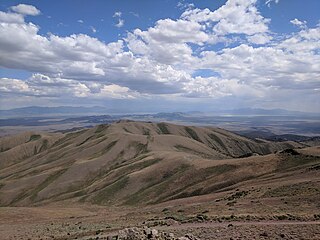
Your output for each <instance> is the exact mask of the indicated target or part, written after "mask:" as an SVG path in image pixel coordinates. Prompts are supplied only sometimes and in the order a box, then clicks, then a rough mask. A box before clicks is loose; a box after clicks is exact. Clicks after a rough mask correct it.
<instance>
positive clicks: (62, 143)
mask: <svg viewBox="0 0 320 240" xmlns="http://www.w3.org/2000/svg"><path fill="white" fill-rule="evenodd" d="M86 131H88V130H87V129H83V130H80V131H77V132H71V133H68V134H67V135H66V136H64V137H63V138H60V139H59V140H58V141H56V142H55V143H54V144H53V145H52V148H54V147H57V146H60V149H61V148H64V147H66V146H68V145H70V144H72V143H73V141H70V142H68V140H71V139H73V138H76V137H78V136H80V135H81V134H83V133H85V132H86Z"/></svg>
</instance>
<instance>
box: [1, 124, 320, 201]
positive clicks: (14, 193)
mask: <svg viewBox="0 0 320 240" xmlns="http://www.w3.org/2000/svg"><path fill="white" fill-rule="evenodd" d="M304 146H305V145H303V144H300V143H296V142H281V143H279V142H277V143H275V142H268V141H262V140H252V139H248V138H245V137H242V136H239V135H236V134H234V133H231V132H228V131H226V130H223V129H219V128H209V127H190V126H188V127H187V126H180V125H174V124H168V123H149V122H148V123H146V122H131V121H120V122H117V123H114V124H111V125H99V126H96V127H94V128H92V129H88V130H82V131H78V132H73V133H69V134H61V133H35V132H30V133H24V134H21V135H17V136H12V137H5V138H1V139H0V149H1V152H0V159H1V160H0V205H2V206H30V205H38V204H45V203H51V202H55V201H60V200H69V201H75V202H76V201H80V202H90V203H96V204H102V205H104V204H128V205H137V204H151V203H160V202H164V201H169V200H171V201H176V199H181V198H186V197H192V196H203V195H206V194H211V193H216V192H219V191H224V190H228V189H230V188H232V186H236V185H239V184H240V183H243V182H246V181H252V180H255V179H260V178H263V177H264V176H268V174H273V175H274V174H277V173H282V172H285V171H291V170H296V169H297V168H299V167H301V166H303V167H305V166H311V165H312V166H313V165H314V164H319V157H317V156H310V155H307V153H308V152H309V151H311V152H312V151H315V150H314V149H311V150H309V151H308V150H305V152H304V153H303V152H301V154H300V153H297V154H299V158H295V157H294V154H292V152H288V153H287V152H283V153H276V154H275V152H279V151H281V150H284V149H293V148H301V147H304ZM316 152H317V150H316ZM267 154H269V155H267ZM260 155H265V156H260ZM250 156H251V157H250ZM302 156H303V157H302Z"/></svg>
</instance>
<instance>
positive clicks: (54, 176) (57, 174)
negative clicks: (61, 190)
mask: <svg viewBox="0 0 320 240" xmlns="http://www.w3.org/2000/svg"><path fill="white" fill-rule="evenodd" d="M67 170H68V168H65V169H61V170H58V171H56V172H55V173H53V174H51V175H50V176H49V177H47V178H46V179H45V180H44V181H43V182H42V183H40V184H39V185H38V186H37V187H36V188H34V189H33V190H32V191H31V193H30V194H31V196H30V199H31V200H35V199H36V197H37V196H38V193H39V192H40V191H41V190H43V189H44V188H46V187H47V186H49V185H50V184H51V183H52V182H54V181H55V180H56V179H57V178H59V177H60V176H61V175H62V174H64V173H65V172H66V171H67Z"/></svg>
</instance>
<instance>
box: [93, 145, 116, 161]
mask: <svg viewBox="0 0 320 240" xmlns="http://www.w3.org/2000/svg"><path fill="white" fill-rule="evenodd" d="M117 142H118V141H117V140H116V141H113V142H111V143H109V144H108V145H107V146H106V147H105V148H104V149H102V150H101V151H100V152H97V153H95V154H93V155H92V157H90V158H89V159H94V158H97V157H100V156H102V155H104V154H106V153H107V152H109V151H110V150H111V148H113V146H114V145H116V143H117Z"/></svg>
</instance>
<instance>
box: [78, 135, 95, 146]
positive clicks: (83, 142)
mask: <svg viewBox="0 0 320 240" xmlns="http://www.w3.org/2000/svg"><path fill="white" fill-rule="evenodd" d="M93 137H94V136H90V137H87V138H86V139H85V140H84V141H82V142H81V143H79V144H77V147H78V146H81V145H82V144H85V143H86V142H87V141H89V140H90V139H92V138H93Z"/></svg>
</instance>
